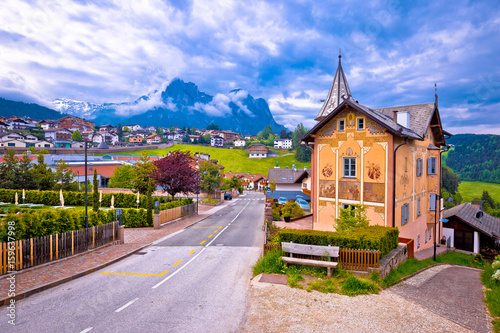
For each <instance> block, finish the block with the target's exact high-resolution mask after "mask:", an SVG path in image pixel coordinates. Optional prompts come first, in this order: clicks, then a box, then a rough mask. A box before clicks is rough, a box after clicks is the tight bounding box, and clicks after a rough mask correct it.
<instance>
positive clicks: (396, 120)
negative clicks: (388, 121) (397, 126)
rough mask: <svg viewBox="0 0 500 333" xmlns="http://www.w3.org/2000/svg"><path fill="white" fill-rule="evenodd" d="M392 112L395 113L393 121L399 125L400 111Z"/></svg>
mask: <svg viewBox="0 0 500 333" xmlns="http://www.w3.org/2000/svg"><path fill="white" fill-rule="evenodd" d="M392 112H394V116H393V117H392V120H393V121H394V122H395V123H397V122H398V111H397V110H395V111H392Z"/></svg>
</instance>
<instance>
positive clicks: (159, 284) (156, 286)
mask: <svg viewBox="0 0 500 333" xmlns="http://www.w3.org/2000/svg"><path fill="white" fill-rule="evenodd" d="M249 204H250V202H249V203H247V204H246V205H245V207H243V208H242V209H241V210H240V212H239V213H238V215H236V216H235V217H234V219H232V221H231V222H229V224H228V225H226V227H225V228H224V229H222V230H221V231H220V232H219V233H217V235H216V236H215V237H214V238H213V239H212V240H211V241H210V242H208V243H207V245H205V246H204V247H203V249H201V251H200V252H198V254H197V255H195V256H194V257H192V258H191V259H190V260H189V261H188V262H186V263H185V264H184V265H183V266H181V267H180V268H179V269H178V270H176V271H175V272H173V273H172V274H170V275H169V276H167V277H166V278H165V279H163V280H162V281H160V282H159V283H158V284H156V285H154V286H153V287H152V289H156V288H158V287H159V286H161V285H162V284H163V283H165V282H167V281H168V280H169V279H170V278H172V277H173V276H175V274H177V273H179V272H180V271H181V270H182V269H184V267H186V266H187V265H189V264H190V263H191V262H192V261H193V260H195V259H196V258H197V257H198V256H199V255H200V254H202V253H203V251H205V249H206V248H207V247H208V246H210V244H212V243H213V242H214V241H215V240H216V239H217V237H219V236H220V235H221V234H222V233H223V232H224V231H225V230H226V229H227V228H228V227H229V226H230V225H231V223H233V222H234V221H235V220H236V219H237V218H238V216H240V214H241V213H242V212H243V211H244V210H245V208H247V206H248V205H249Z"/></svg>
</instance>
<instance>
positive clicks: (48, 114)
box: [0, 97, 65, 120]
mask: <svg viewBox="0 0 500 333" xmlns="http://www.w3.org/2000/svg"><path fill="white" fill-rule="evenodd" d="M0 116H3V117H10V116H17V117H30V118H33V119H40V120H42V119H59V118H62V117H64V116H65V114H62V113H60V112H58V111H55V110H52V109H49V108H46V107H45V106H40V105H38V104H34V103H32V104H27V103H23V102H14V101H9V100H7V99H4V98H1V97H0Z"/></svg>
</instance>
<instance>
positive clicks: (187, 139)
mask: <svg viewBox="0 0 500 333" xmlns="http://www.w3.org/2000/svg"><path fill="white" fill-rule="evenodd" d="M182 142H184V143H189V142H191V139H190V138H189V134H188V133H187V132H186V135H184V137H183V138H182Z"/></svg>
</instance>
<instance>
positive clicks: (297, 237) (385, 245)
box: [278, 226, 399, 257]
mask: <svg viewBox="0 0 500 333" xmlns="http://www.w3.org/2000/svg"><path fill="white" fill-rule="evenodd" d="M278 235H279V241H280V242H294V243H298V244H311V245H323V246H327V245H332V246H339V247H341V248H350V249H366V250H379V251H380V256H381V257H384V256H385V255H386V254H387V253H389V252H390V251H391V250H392V249H394V248H396V247H397V246H398V237H399V230H398V229H397V228H387V227H382V226H369V227H361V228H355V229H354V230H352V231H351V232H348V233H347V232H330V231H318V230H301V229H282V230H280V231H279V233H278Z"/></svg>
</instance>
